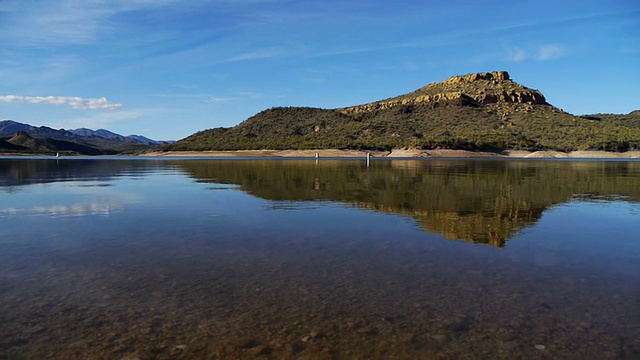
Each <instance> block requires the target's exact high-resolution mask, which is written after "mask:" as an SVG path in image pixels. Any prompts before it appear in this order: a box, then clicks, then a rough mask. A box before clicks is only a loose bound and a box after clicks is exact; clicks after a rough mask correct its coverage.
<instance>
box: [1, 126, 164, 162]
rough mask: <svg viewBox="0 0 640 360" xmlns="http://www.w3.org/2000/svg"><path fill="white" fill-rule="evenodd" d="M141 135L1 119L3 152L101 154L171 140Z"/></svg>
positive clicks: (146, 146) (134, 150)
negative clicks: (55, 127) (38, 125)
mask: <svg viewBox="0 0 640 360" xmlns="http://www.w3.org/2000/svg"><path fill="white" fill-rule="evenodd" d="M170 143H171V142H169V141H157V140H152V139H149V138H147V137H144V136H141V135H129V136H123V135H120V134H116V133H114V132H111V131H109V130H104V129H99V130H91V129H86V128H80V129H74V130H64V129H60V130H56V129H52V128H50V127H46V126H40V127H36V126H32V125H29V124H23V123H19V122H16V121H12V120H4V121H0V152H5V153H7V152H8V153H16V152H17V153H53V152H62V153H68V154H83V155H100V154H120V153H134V152H139V151H144V150H147V149H150V148H154V147H159V146H162V145H166V144H170Z"/></svg>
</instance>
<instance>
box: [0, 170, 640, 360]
mask: <svg viewBox="0 0 640 360" xmlns="http://www.w3.org/2000/svg"><path fill="white" fill-rule="evenodd" d="M639 233H640V162H633V161H570V162H569V161H504V160H492V161H489V160H473V161H462V160H377V161H372V162H371V164H370V166H369V167H367V166H366V163H365V162H364V161H361V160H340V161H329V160H321V161H319V162H316V161H315V160H229V159H225V160H221V159H218V160H154V159H147V160H140V159H83V158H77V159H58V160H56V159H0V358H8V359H20V358H25V359H41V358H59V359H73V358H78V359H81V358H82V359H86V358H93V359H102V358H103V359H114V358H116V359H120V358H125V359H135V358H139V359H155V358H161V359H162V358H166V359H169V358H171V359H175V358H210V359H217V358H234V359H235V358H255V357H262V358H274V359H325V358H326V359H352V358H361V359H375V358H381V359H382V358H384V359H387V358H397V359H418V358H445V359H446V358H452V359H453V358H504V359H513V358H594V356H595V357H596V358H599V359H618V358H622V359H625V358H629V359H632V358H637V357H638V356H639V355H640V343H639V339H640V290H638V289H640V278H639V276H638V274H640V237H639V236H638V234H639Z"/></svg>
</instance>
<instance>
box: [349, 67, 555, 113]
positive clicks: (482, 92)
mask: <svg viewBox="0 0 640 360" xmlns="http://www.w3.org/2000/svg"><path fill="white" fill-rule="evenodd" d="M450 101H457V102H458V103H460V104H463V105H476V106H478V105H486V104H494V103H525V104H530V105H534V104H535V105H548V103H547V101H546V100H545V98H544V96H543V95H542V93H541V92H539V91H537V90H533V89H529V88H527V87H525V86H523V85H520V84H518V83H515V82H513V81H512V80H511V79H510V77H509V73H508V72H506V71H493V72H484V73H477V74H468V75H461V76H453V77H450V78H448V79H446V80H445V81H443V82H438V83H431V84H429V85H426V86H424V87H422V88H420V89H418V90H416V91H413V92H411V93H408V94H405V95H401V96H398V97H395V98H391V99H386V100H381V101H376V102H373V103H369V104H364V105H358V106H352V107H347V108H342V109H337V110H338V111H340V112H342V113H345V114H357V113H363V112H371V111H376V110H383V109H387V108H390V107H394V106H405V105H413V104H419V103H432V104H437V103H441V102H450ZM434 106H435V105H434Z"/></svg>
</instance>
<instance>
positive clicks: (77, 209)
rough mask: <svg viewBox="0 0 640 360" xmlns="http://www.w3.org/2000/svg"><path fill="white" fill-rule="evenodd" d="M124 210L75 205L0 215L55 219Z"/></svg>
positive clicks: (11, 210) (117, 206) (1, 212)
mask: <svg viewBox="0 0 640 360" xmlns="http://www.w3.org/2000/svg"><path fill="white" fill-rule="evenodd" d="M121 209H122V205H120V204H98V203H92V204H74V205H51V206H34V207H31V208H6V209H0V215H4V216H16V215H45V216H46V215H48V216H53V217H67V216H85V215H109V214H111V213H112V212H114V211H118V210H121Z"/></svg>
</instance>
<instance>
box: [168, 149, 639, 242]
mask: <svg viewBox="0 0 640 360" xmlns="http://www.w3.org/2000/svg"><path fill="white" fill-rule="evenodd" d="M179 166H180V167H181V168H183V169H184V170H185V171H187V172H188V173H190V174H191V175H192V176H193V177H194V178H196V179H197V180H198V181H202V182H217V183H232V184H238V185H240V186H241V187H242V188H243V189H244V190H245V191H247V192H249V193H251V194H253V195H256V196H259V197H262V198H265V199H270V200H296V201H305V200H331V201H342V202H347V203H351V204H354V206H357V207H363V208H368V209H375V210H379V211H385V212H391V213H400V214H407V215H410V216H413V217H414V218H416V219H417V220H418V221H419V222H420V224H421V225H422V226H423V227H424V228H426V229H427V230H429V231H434V232H438V233H442V234H444V236H446V237H447V238H450V239H465V240H470V241H474V242H480V243H488V244H492V245H495V246H503V245H504V243H505V241H506V240H507V239H509V238H510V237H511V236H512V235H513V234H514V233H515V232H517V231H518V230H520V229H521V228H523V227H524V226H527V225H528V224H531V223H533V222H535V221H537V220H538V219H539V218H540V216H541V214H542V212H543V211H544V210H545V209H547V208H548V207H550V206H553V205H555V204H559V203H563V202H566V201H568V200H570V199H571V198H572V197H573V196H575V195H579V194H597V195H601V196H605V197H606V196H609V195H622V196H628V197H630V198H631V199H633V200H640V182H639V181H637V180H638V178H640V163H634V162H547V161H477V160H475V161H451V160H428V161H403V160H390V161H386V160H385V161H375V162H373V163H372V166H371V167H370V168H366V167H365V166H364V162H362V161H360V162H347V161H339V162H338V161H327V160H324V161H320V163H319V164H318V165H316V164H314V163H313V162H307V161H292V160H289V161H286V160H285V161H266V160H259V161H240V162H238V161H188V162H187V161H185V162H180V163H179Z"/></svg>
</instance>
